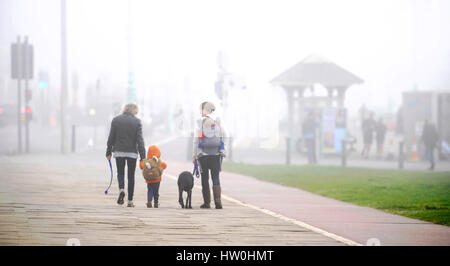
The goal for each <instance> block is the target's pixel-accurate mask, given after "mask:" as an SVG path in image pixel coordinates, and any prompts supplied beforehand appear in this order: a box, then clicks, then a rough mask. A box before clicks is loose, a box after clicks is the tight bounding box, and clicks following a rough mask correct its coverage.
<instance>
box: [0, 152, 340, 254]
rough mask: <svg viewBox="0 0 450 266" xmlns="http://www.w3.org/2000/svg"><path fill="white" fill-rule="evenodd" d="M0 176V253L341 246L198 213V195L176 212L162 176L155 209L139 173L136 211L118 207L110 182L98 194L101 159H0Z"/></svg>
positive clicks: (255, 221)
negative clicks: (30, 248)
mask: <svg viewBox="0 0 450 266" xmlns="http://www.w3.org/2000/svg"><path fill="white" fill-rule="evenodd" d="M174 164H175V163H174ZM113 165H114V164H113ZM171 165H172V162H169V166H168V169H170V168H171V167H172V166H171ZM174 169H175V168H174ZM0 173H1V174H0V183H1V184H2V185H1V186H0V245H65V244H66V241H67V240H68V239H72V238H76V239H78V240H79V241H80V243H81V245H189V246H196V245H204V246H207V245H243V246H245V245H344V243H342V242H339V241H336V240H335V239H332V238H330V237H327V236H324V235H323V234H319V233H316V232H313V231H311V230H308V229H306V228H305V227H302V226H299V225H297V224H294V223H292V222H289V221H285V220H281V219H279V218H277V217H273V216H271V215H268V214H265V213H263V212H260V211H258V210H255V209H252V208H248V207H245V206H243V205H242V204H237V203H235V202H233V201H227V200H225V199H224V206H225V207H224V209H222V210H216V209H209V210H204V209H200V208H199V205H200V204H201V201H202V200H201V192H200V190H199V189H197V188H195V189H194V191H193V201H192V203H193V207H194V209H181V207H180V206H179V205H178V188H177V185H176V181H175V180H174V179H172V178H169V177H166V176H164V177H163V181H162V183H161V189H160V194H161V196H160V208H158V209H155V208H152V209H149V208H147V207H146V204H145V203H146V184H145V182H144V180H143V178H142V177H141V175H140V172H139V170H137V171H136V177H137V179H136V190H135V204H136V207H135V208H127V207H125V206H119V205H117V204H116V198H117V194H118V193H117V192H118V189H117V182H116V180H114V182H113V185H112V189H111V192H110V194H108V195H105V194H104V190H105V188H106V186H107V185H108V183H109V169H108V166H107V161H106V160H105V158H104V155H103V151H98V152H84V153H79V154H69V155H59V154H42V155H39V154H28V155H20V156H1V157H0ZM196 183H197V185H199V184H198V183H199V182H198V180H196Z"/></svg>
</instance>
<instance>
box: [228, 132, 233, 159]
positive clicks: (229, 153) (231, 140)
mask: <svg viewBox="0 0 450 266" xmlns="http://www.w3.org/2000/svg"><path fill="white" fill-rule="evenodd" d="M228 145H229V147H228V150H229V152H228V160H229V161H230V162H232V161H233V138H232V137H230V140H229V144H228Z"/></svg>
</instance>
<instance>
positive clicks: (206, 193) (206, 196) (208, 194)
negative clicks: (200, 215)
mask: <svg viewBox="0 0 450 266" xmlns="http://www.w3.org/2000/svg"><path fill="white" fill-rule="evenodd" d="M202 193H203V202H204V203H203V204H202V205H201V206H200V208H202V209H209V208H211V206H210V205H209V204H210V202H211V191H210V190H209V189H206V190H205V189H202Z"/></svg>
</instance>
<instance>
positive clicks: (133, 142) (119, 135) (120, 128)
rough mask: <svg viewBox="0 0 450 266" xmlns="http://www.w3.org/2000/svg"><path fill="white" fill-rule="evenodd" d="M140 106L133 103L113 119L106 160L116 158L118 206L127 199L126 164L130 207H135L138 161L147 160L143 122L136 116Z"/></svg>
mask: <svg viewBox="0 0 450 266" xmlns="http://www.w3.org/2000/svg"><path fill="white" fill-rule="evenodd" d="M138 110H139V109H138V106H137V105H136V104H133V103H129V104H127V105H125V107H124V109H123V111H122V114H121V115H118V116H116V117H114V118H113V120H112V121H111V129H110V131H109V137H108V142H107V148H106V159H107V160H108V161H109V160H111V154H112V153H113V154H114V158H116V166H117V179H118V181H119V198H118V199H117V204H119V205H122V204H123V203H124V202H123V198H124V197H125V190H124V188H125V164H126V165H127V167H128V169H127V170H128V205H127V207H134V204H133V194H134V172H135V170H136V160H137V158H138V153H139V156H140V157H141V161H142V160H143V159H145V146H144V139H143V138H142V124H141V120H140V119H139V118H137V117H135V115H136V114H137V113H138Z"/></svg>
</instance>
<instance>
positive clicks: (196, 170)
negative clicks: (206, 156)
mask: <svg viewBox="0 0 450 266" xmlns="http://www.w3.org/2000/svg"><path fill="white" fill-rule="evenodd" d="M199 167H200V166H199V163H198V160H195V161H194V170H193V171H192V175H195V177H197V178H199V177H200V170H199Z"/></svg>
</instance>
